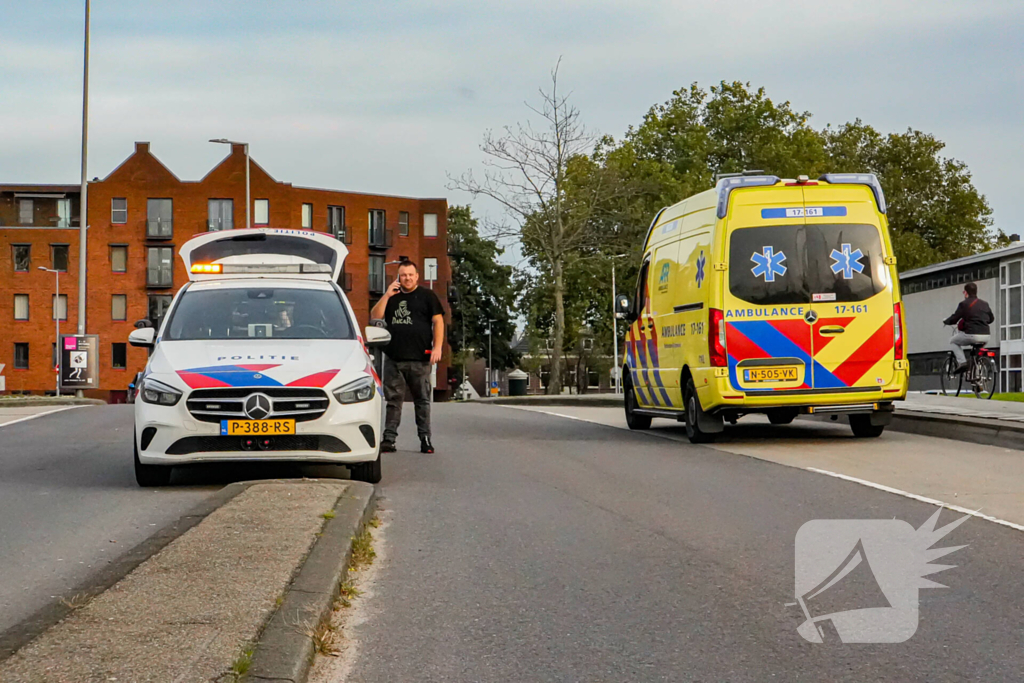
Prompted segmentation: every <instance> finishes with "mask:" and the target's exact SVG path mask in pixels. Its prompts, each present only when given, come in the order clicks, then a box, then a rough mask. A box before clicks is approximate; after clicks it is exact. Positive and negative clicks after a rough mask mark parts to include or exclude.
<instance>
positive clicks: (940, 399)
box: [896, 391, 1024, 423]
mask: <svg viewBox="0 0 1024 683" xmlns="http://www.w3.org/2000/svg"><path fill="white" fill-rule="evenodd" d="M896 409H897V410H902V411H912V412H917V413H935V414H937V415H959V416H963V417H979V418H985V419H991V420H1010V421H1011V422H1021V423H1024V403H1015V402H1013V401H991V400H984V399H980V400H979V399H976V398H973V397H971V398H964V397H960V398H956V397H953V396H941V395H938V394H924V393H920V392H916V391H914V392H911V393H908V394H907V400H906V401H903V402H900V403H897V404H896Z"/></svg>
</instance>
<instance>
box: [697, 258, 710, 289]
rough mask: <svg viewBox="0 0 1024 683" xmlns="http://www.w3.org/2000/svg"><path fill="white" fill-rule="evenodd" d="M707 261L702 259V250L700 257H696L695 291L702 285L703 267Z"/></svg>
mask: <svg viewBox="0 0 1024 683" xmlns="http://www.w3.org/2000/svg"><path fill="white" fill-rule="evenodd" d="M707 263H708V260H707V259H706V258H704V250H703V249H701V252H700V256H698V257H697V289H700V286H701V285H702V284H704V266H706V265H707Z"/></svg>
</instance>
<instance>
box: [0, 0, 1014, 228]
mask: <svg viewBox="0 0 1024 683" xmlns="http://www.w3.org/2000/svg"><path fill="white" fill-rule="evenodd" d="M439 5H442V3H438V2H435V1H431V2H425V1H397V2H396V1H393V2H339V1H328V0H291V1H287V2H286V1H285V0H277V1H268V0H244V1H238V0H236V1H221V0H201V1H196V0H172V1H162V0H161V1H157V0H147V1H146V2H138V0H131V1H127V0H94V1H93V3H92V53H91V76H90V79H91V80H90V128H89V141H90V144H89V150H90V151H89V176H90V177H92V176H100V177H103V176H105V175H106V174H108V173H109V172H110V171H111V170H113V168H114V167H115V166H116V165H117V164H118V163H120V162H121V161H122V160H123V159H124V158H125V157H126V156H128V155H129V154H130V153H131V152H132V149H133V146H132V144H133V142H134V141H136V140H148V141H150V142H151V143H152V151H153V153H154V154H156V155H157V156H158V157H159V158H160V159H161V160H163V161H164V162H165V163H166V164H167V165H168V166H169V167H170V168H171V170H172V171H174V172H175V173H176V174H177V175H178V176H179V177H180V178H182V179H188V180H194V179H198V178H200V177H202V176H203V175H204V174H205V173H206V172H207V171H208V170H209V169H210V168H211V167H212V166H213V165H215V164H216V163H217V162H218V161H219V160H220V159H221V158H222V157H223V156H224V155H225V153H226V149H225V148H224V147H222V146H219V145H213V144H210V143H208V142H206V141H207V140H208V139H209V138H213V137H229V138H234V139H238V140H245V141H248V142H250V144H251V151H252V155H253V158H254V159H256V160H258V161H259V163H260V164H261V165H262V166H263V167H264V168H265V169H266V170H267V171H268V172H269V173H270V174H271V175H273V176H274V177H275V178H277V179H278V180H284V181H287V182H292V183H294V184H296V185H306V186H314V187H328V188H334V189H345V190H355V191H366V192H379V193H384V194H399V195H411V196H423V197H440V196H445V197H448V198H449V201H450V202H451V203H464V202H467V201H468V200H469V197H468V196H466V195H462V194H459V193H455V192H452V191H449V190H447V189H446V188H445V185H446V182H447V179H446V175H445V174H446V172H451V173H453V174H459V173H461V172H462V171H464V170H466V169H469V168H477V169H479V168H480V162H481V159H482V155H481V153H480V151H479V143H480V139H481V136H482V134H483V132H484V131H485V130H486V129H487V128H497V127H500V126H501V125H503V124H507V123H514V122H516V121H519V120H523V119H525V118H526V116H527V111H526V109H525V107H524V105H523V101H524V100H531V101H535V100H536V90H537V88H538V87H539V86H541V85H543V84H544V83H545V82H546V79H547V78H548V72H549V71H550V69H551V67H552V66H553V65H554V63H555V61H556V60H557V59H558V57H559V56H560V55H561V56H562V58H563V61H562V70H561V82H562V83H564V85H565V86H566V87H568V88H571V89H572V91H573V97H574V101H575V103H576V105H577V106H578V107H579V108H580V109H581V111H582V114H583V118H584V121H585V122H586V123H587V124H588V125H589V126H590V127H591V128H593V129H594V130H596V131H598V132H600V133H607V134H611V135H614V136H615V137H620V136H621V135H622V134H623V132H624V131H625V130H626V128H627V127H628V126H629V125H631V124H636V123H638V122H639V121H640V120H641V118H642V116H643V114H644V113H645V112H646V111H647V110H648V108H649V107H650V106H651V105H652V104H655V103H657V102H662V101H664V100H666V99H667V98H668V97H669V96H670V95H671V92H672V90H674V89H677V88H680V87H685V86H688V85H689V84H690V83H692V82H694V81H696V82H698V83H699V84H701V85H702V86H705V87H706V86H708V85H712V84H715V83H717V82H719V81H721V80H723V79H724V80H729V81H731V80H742V81H749V82H750V83H751V84H752V85H754V86H761V85H763V86H765V87H766V88H767V90H768V93H769V96H770V97H772V98H773V99H775V100H789V101H790V102H791V103H792V105H793V106H794V108H795V109H797V110H808V111H810V112H812V113H813V114H814V117H813V118H812V120H811V122H812V125H814V126H816V127H821V126H824V125H825V124H826V123H843V122H845V121H849V120H852V119H854V118H857V117H860V118H861V119H863V120H864V121H865V122H867V123H870V124H871V125H873V126H875V127H876V128H878V129H879V130H881V131H883V132H890V131H903V130H905V129H907V128H908V127H913V128H917V129H920V130H924V131H927V132H930V133H933V134H935V135H936V136H937V137H938V138H940V139H941V140H944V141H945V142H946V143H947V145H948V146H947V148H946V151H947V153H948V154H949V155H950V156H953V157H956V158H957V159H960V160H962V161H965V162H966V163H967V164H968V166H969V167H970V169H971V171H972V172H973V174H974V181H975V184H976V186H977V187H978V188H979V189H980V191H981V192H982V193H984V194H985V195H986V196H987V197H988V200H989V202H990V203H991V205H992V208H993V210H994V218H995V222H996V226H997V227H1000V228H1002V229H1003V230H1005V231H1006V232H1021V231H1022V230H1024V224H1022V221H1021V220H1020V216H1021V214H1022V212H1024V192H1022V191H1021V190H1020V185H1021V179H1022V178H1024V68H1022V65H1024V2H1020V1H1019V0H1006V1H1005V2H983V1H980V0H972V1H971V2H967V1H963V2H960V1H953V2H950V1H940V0H929V1H927V2H924V1H921V2H902V1H900V0H885V1H878V2H876V1H872V0H861V1H859V2H856V3H823V2H820V0H815V1H813V2H797V1H795V0H786V1H785V2H781V1H778V2H776V1H773V0H760V1H759V2H747V1H745V0H728V1H726V2H708V1H703V2H681V1H680V2H642V1H638V0H630V1H629V2H605V1H602V0H587V1H585V2H584V1H579V2H558V1H557V0H555V1H552V0H545V1H543V2H534V1H532V0H520V1H517V2H507V1H506V2H494V1H493V0H473V1H468V0H466V1H458V2H449V3H446V4H443V6H441V7H440V8H439ZM83 7H84V0H33V1H32V2H17V1H16V0H0V9H2V10H3V21H2V22H0V131H2V132H0V182H60V183H67V182H72V183H73V182H77V181H78V177H79V164H80V157H79V145H80V126H81V78H82V23H83V16H82V15H83ZM478 209H479V210H481V211H483V212H487V210H488V207H486V206H484V205H482V204H481V205H479V206H478Z"/></svg>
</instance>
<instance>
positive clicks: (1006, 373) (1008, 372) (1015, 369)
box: [999, 353, 1021, 392]
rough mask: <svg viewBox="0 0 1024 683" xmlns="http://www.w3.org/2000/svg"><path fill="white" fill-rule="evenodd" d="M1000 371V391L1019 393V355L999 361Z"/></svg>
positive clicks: (1005, 357) (1004, 357)
mask: <svg viewBox="0 0 1024 683" xmlns="http://www.w3.org/2000/svg"><path fill="white" fill-rule="evenodd" d="M999 367H1001V368H1002V369H1003V370H1002V373H1001V374H1002V378H1001V379H1002V390H1003V391H1009V392H1019V391H1020V390H1021V354H1019V353H1015V354H1011V355H1008V356H1003V357H1002V358H1001V359H1000V361H999Z"/></svg>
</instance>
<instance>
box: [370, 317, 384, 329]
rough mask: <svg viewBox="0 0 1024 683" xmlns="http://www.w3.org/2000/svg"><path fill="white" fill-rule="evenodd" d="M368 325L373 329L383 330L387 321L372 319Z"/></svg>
mask: <svg viewBox="0 0 1024 683" xmlns="http://www.w3.org/2000/svg"><path fill="white" fill-rule="evenodd" d="M370 324H371V325H373V326H374V327H383V328H384V329H387V326H388V321H387V320H382V319H380V318H374V319H373V320H371V321H370Z"/></svg>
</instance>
